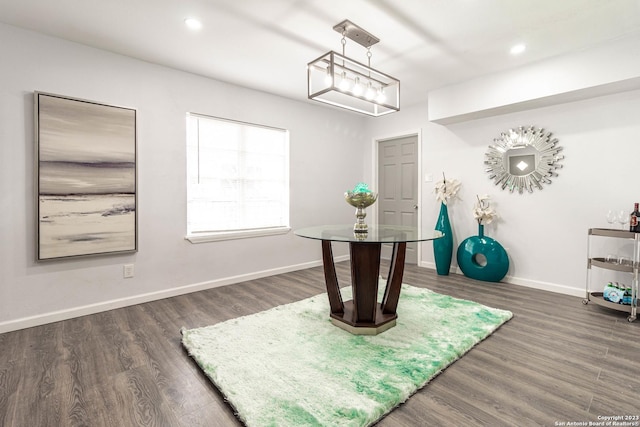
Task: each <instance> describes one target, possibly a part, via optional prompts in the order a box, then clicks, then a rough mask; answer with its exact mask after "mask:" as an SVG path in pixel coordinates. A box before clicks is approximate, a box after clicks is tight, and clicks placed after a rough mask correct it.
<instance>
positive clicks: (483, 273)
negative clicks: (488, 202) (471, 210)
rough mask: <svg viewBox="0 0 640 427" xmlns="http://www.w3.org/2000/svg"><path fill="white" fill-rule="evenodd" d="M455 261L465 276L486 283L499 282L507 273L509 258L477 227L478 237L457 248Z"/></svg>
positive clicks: (482, 228) (480, 226) (481, 227)
mask: <svg viewBox="0 0 640 427" xmlns="http://www.w3.org/2000/svg"><path fill="white" fill-rule="evenodd" d="M456 258H457V261H458V266H459V267H460V270H462V272H463V273H464V275H465V276H467V277H470V278H472V279H476V280H484V281H486V282H499V281H500V280H502V279H503V278H504V276H505V275H506V274H507V271H509V256H508V255H507V251H505V250H504V248H503V247H502V245H501V244H500V243H498V242H497V241H496V240H494V239H492V238H491V237H486V236H485V235H484V225H482V224H479V225H478V236H472V237H468V238H466V239H464V240H463V241H462V243H460V246H458V252H457V257H456Z"/></svg>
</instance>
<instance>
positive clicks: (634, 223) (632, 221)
mask: <svg viewBox="0 0 640 427" xmlns="http://www.w3.org/2000/svg"><path fill="white" fill-rule="evenodd" d="M638 222H640V212H639V211H638V202H636V203H634V204H633V212H631V217H630V218H629V231H633V232H634V233H638V232H640V225H639V224H638Z"/></svg>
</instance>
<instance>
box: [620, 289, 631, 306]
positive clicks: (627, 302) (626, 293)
mask: <svg viewBox="0 0 640 427" xmlns="http://www.w3.org/2000/svg"><path fill="white" fill-rule="evenodd" d="M622 303H623V304H625V305H631V286H627V287H626V289H625V290H624V296H623V298H622Z"/></svg>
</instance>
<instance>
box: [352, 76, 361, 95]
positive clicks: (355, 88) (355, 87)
mask: <svg viewBox="0 0 640 427" xmlns="http://www.w3.org/2000/svg"><path fill="white" fill-rule="evenodd" d="M351 91H352V92H353V94H354V95H355V96H360V95H362V85H361V84H360V77H356V81H355V83H354V84H353V89H352V90H351Z"/></svg>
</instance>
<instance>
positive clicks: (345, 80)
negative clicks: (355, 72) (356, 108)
mask: <svg viewBox="0 0 640 427" xmlns="http://www.w3.org/2000/svg"><path fill="white" fill-rule="evenodd" d="M349 86H351V85H350V84H349V79H348V78H347V73H342V79H341V80H340V90H341V91H343V92H346V91H348V90H349Z"/></svg>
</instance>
